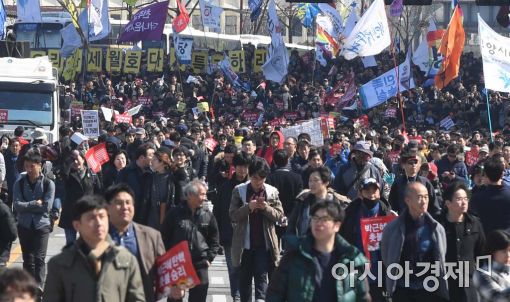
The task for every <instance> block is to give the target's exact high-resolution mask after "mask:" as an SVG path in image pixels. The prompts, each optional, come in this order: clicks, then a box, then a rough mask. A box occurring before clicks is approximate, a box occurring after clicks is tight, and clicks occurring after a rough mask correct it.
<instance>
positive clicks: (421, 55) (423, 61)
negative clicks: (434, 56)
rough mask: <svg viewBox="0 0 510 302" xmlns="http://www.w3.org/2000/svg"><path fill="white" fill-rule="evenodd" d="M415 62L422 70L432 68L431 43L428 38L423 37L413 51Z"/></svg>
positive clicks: (426, 70) (425, 70)
mask: <svg viewBox="0 0 510 302" xmlns="http://www.w3.org/2000/svg"><path fill="white" fill-rule="evenodd" d="M413 63H414V65H416V66H418V67H419V68H420V70H421V71H423V72H428V71H429V69H430V55H429V45H428V43H427V39H426V38H425V39H423V40H422V41H421V43H420V45H418V47H417V48H416V50H415V51H414V53H413Z"/></svg>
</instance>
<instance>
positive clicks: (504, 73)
mask: <svg viewBox="0 0 510 302" xmlns="http://www.w3.org/2000/svg"><path fill="white" fill-rule="evenodd" d="M478 37H479V38H480V52H481V54H482V61H483V76H484V80H485V81H484V82H485V88H487V89H491V90H495V91H501V92H510V58H509V54H510V38H508V37H504V36H502V35H500V34H498V33H497V32H495V31H494V30H493V29H492V28H490V26H489V25H487V23H485V21H484V20H483V19H482V17H480V14H478Z"/></svg>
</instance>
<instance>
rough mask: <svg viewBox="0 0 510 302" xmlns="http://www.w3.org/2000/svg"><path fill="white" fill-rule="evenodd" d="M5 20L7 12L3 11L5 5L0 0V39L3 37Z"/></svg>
mask: <svg viewBox="0 0 510 302" xmlns="http://www.w3.org/2000/svg"><path fill="white" fill-rule="evenodd" d="M6 20H7V14H6V13H5V6H4V2H3V0H0V39H3V38H4V34H5V29H4V26H5V21H6Z"/></svg>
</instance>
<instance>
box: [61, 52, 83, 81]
mask: <svg viewBox="0 0 510 302" xmlns="http://www.w3.org/2000/svg"><path fill="white" fill-rule="evenodd" d="M81 64H82V51H81V49H77V50H76V51H75V52H74V53H73V54H72V55H71V56H70V57H69V58H67V60H66V63H65V68H64V71H63V72H62V76H63V77H64V80H66V81H69V80H74V79H75V77H76V75H77V74H78V73H80V72H81Z"/></svg>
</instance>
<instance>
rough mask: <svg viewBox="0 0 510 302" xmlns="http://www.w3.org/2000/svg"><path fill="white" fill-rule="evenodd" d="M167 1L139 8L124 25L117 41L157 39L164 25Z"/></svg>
mask: <svg viewBox="0 0 510 302" xmlns="http://www.w3.org/2000/svg"><path fill="white" fill-rule="evenodd" d="M167 10H168V1H164V2H158V3H154V4H151V5H147V6H145V7H143V8H141V9H140V10H139V11H138V12H137V13H136V14H135V15H134V16H133V18H132V19H131V21H129V23H128V24H127V25H126V27H124V31H123V32H122V34H121V35H120V37H119V40H118V42H119V43H120V42H138V41H146V40H159V39H161V34H162V33H163V28H164V27H165V21H166V14H167Z"/></svg>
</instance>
